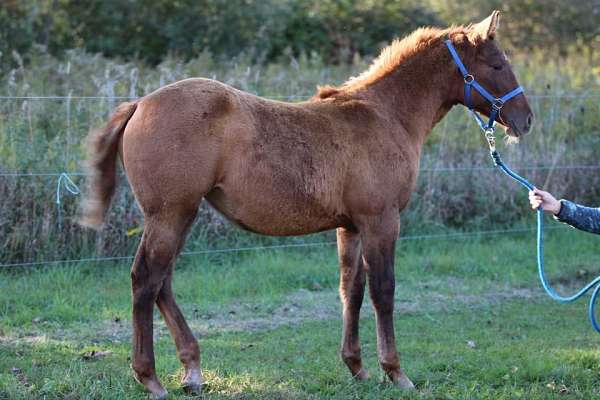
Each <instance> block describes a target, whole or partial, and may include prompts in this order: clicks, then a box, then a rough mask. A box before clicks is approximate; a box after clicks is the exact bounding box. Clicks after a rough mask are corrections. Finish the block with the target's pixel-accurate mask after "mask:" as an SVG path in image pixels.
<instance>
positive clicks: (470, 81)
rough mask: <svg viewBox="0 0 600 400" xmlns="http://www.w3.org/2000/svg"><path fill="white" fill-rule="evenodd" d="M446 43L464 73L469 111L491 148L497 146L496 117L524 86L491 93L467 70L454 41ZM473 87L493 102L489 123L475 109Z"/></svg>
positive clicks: (466, 104) (446, 41) (521, 91)
mask: <svg viewBox="0 0 600 400" xmlns="http://www.w3.org/2000/svg"><path fill="white" fill-rule="evenodd" d="M444 43H446V47H448V50H449V51H450V54H451V55H452V58H453V59H454V62H455V63H456V66H457V67H458V70H459V71H460V73H461V74H462V76H463V79H464V81H465V106H467V108H468V109H469V111H471V113H472V114H473V116H474V117H475V120H476V121H477V124H478V125H479V127H480V128H481V130H483V131H484V132H485V137H486V139H487V140H488V143H489V145H490V148H491V149H493V148H494V146H495V143H494V126H495V124H496V118H497V117H498V114H499V113H500V109H501V108H502V106H504V103H506V102H507V101H508V100H510V99H512V98H513V97H515V96H516V95H518V94H520V93H523V88H522V87H521V86H518V87H517V88H515V89H513V90H511V91H510V92H508V93H507V94H505V95H504V96H502V97H494V96H492V95H491V94H490V92H488V91H487V90H485V89H484V87H483V86H481V85H480V84H479V83H478V82H477V81H476V80H475V77H474V76H473V75H471V74H469V71H467V68H466V67H465V65H464V64H463V62H462V61H461V59H460V56H459V55H458V53H457V52H456V49H455V48H454V46H453V45H452V42H451V41H450V40H449V39H447V40H445V41H444ZM473 88H474V89H475V90H476V91H477V92H478V93H479V94H480V95H481V96H483V98H484V99H486V100H487V101H488V102H490V103H491V104H492V109H491V110H490V119H489V121H488V123H487V124H486V123H485V121H484V120H483V119H482V118H481V117H480V116H479V114H477V113H476V112H475V111H474V110H473V103H472V102H471V89H473Z"/></svg>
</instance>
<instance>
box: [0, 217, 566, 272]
mask: <svg viewBox="0 0 600 400" xmlns="http://www.w3.org/2000/svg"><path fill="white" fill-rule="evenodd" d="M560 229H562V230H564V229H567V227H566V226H556V227H547V228H546V230H560ZM533 231H535V229H534V228H514V229H493V230H481V231H471V232H454V233H440V234H427V235H412V236H401V237H399V238H398V242H404V241H412V240H448V239H460V238H467V237H473V236H491V235H499V234H517V233H527V232H533ZM335 244H337V242H336V241H326V242H309V243H285V244H275V245H267V246H251V247H231V248H225V249H209V250H196V251H184V252H182V253H181V254H180V255H182V256H186V257H189V256H195V255H202V254H208V255H210V254H223V253H241V252H250V251H267V250H278V249H290V248H302V247H318V246H333V245H335ZM133 258H134V257H133V256H110V257H89V258H79V259H68V260H46V261H31V262H22V263H9V264H0V268H9V267H14V268H17V267H34V266H45V265H61V264H78V263H87V262H105V261H125V260H132V259H133Z"/></svg>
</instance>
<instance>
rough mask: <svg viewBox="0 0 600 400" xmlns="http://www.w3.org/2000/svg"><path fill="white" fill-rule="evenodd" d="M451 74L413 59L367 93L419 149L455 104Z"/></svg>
mask: <svg viewBox="0 0 600 400" xmlns="http://www.w3.org/2000/svg"><path fill="white" fill-rule="evenodd" d="M450 72H451V71H448V68H447V67H445V66H440V65H439V64H438V63H432V62H431V58H427V57H418V56H414V57H413V58H412V59H410V60H407V61H406V62H405V63H403V64H402V65H400V66H399V67H398V68H397V69H396V70H395V71H394V72H392V73H390V74H388V75H387V76H384V77H382V78H381V79H380V80H379V81H377V82H375V83H373V84H372V85H371V87H369V88H368V89H367V93H366V94H367V96H369V97H371V98H373V99H375V100H376V101H377V102H378V103H379V104H380V106H381V108H383V110H384V112H385V113H386V114H387V117H388V118H389V119H390V120H392V121H394V122H396V123H397V124H398V126H399V128H400V129H402V130H403V131H405V132H406V133H408V135H409V136H410V137H411V139H413V140H414V142H415V144H416V145H419V146H421V145H422V144H423V143H424V141H425V139H426V138H427V136H428V135H429V133H430V132H431V130H432V129H433V127H434V126H435V124H437V122H439V121H440V120H441V119H442V118H443V117H444V116H445V115H446V113H447V112H448V111H449V110H450V108H452V106H453V105H454V104H456V102H457V96H456V80H453V79H452V78H453V77H452V76H451V73H450Z"/></svg>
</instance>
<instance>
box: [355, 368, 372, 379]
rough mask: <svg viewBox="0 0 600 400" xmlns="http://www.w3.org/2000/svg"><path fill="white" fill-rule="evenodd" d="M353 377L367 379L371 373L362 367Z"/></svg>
mask: <svg viewBox="0 0 600 400" xmlns="http://www.w3.org/2000/svg"><path fill="white" fill-rule="evenodd" d="M352 378H354V380H356V381H366V380H367V379H369V373H368V372H367V370H366V369H364V368H361V369H360V371H358V373H357V374H356V375H354V376H353V377H352Z"/></svg>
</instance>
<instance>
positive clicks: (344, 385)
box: [0, 230, 600, 399]
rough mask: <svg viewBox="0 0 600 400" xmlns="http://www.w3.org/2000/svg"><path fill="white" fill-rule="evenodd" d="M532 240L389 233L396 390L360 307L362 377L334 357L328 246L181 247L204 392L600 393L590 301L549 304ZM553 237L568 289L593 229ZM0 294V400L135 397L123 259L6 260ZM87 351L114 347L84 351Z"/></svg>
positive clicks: (160, 348)
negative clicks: (241, 250)
mask: <svg viewBox="0 0 600 400" xmlns="http://www.w3.org/2000/svg"><path fill="white" fill-rule="evenodd" d="M532 236H533V235H522V234H520V235H511V236H497V237H488V238H468V239H466V240H465V239H463V240H455V239H454V240H443V241H442V240H437V241H432V240H423V241H406V242H401V243H400V244H399V246H398V251H397V261H396V275H397V279H398V284H397V293H396V304H397V307H396V310H397V312H396V329H397V337H398V344H399V348H400V351H401V354H402V358H403V367H404V368H405V369H406V371H407V373H408V374H409V376H410V377H411V378H412V379H413V380H414V381H415V383H416V384H417V388H418V390H417V391H416V392H415V393H412V394H408V395H407V394H405V393H402V392H400V391H398V390H397V389H395V388H393V387H392V386H391V385H389V384H387V383H384V382H383V375H382V373H381V371H380V369H379V368H378V366H377V360H376V354H375V353H376V342H375V334H374V318H373V314H372V312H370V306H369V305H368V304H365V307H364V311H365V312H364V313H363V318H362V325H361V337H362V348H363V356H364V358H365V363H366V366H367V368H368V369H369V371H370V372H371V379H370V380H369V381H367V382H364V383H353V382H351V381H350V379H349V374H348V373H347V371H346V369H345V367H344V365H343V363H342V362H341V360H340V359H339V356H338V354H337V352H338V347H339V338H340V336H341V321H340V316H339V308H340V307H339V300H338V299H337V298H336V286H337V279H338V273H337V267H336V255H335V249H334V247H324V248H316V249H313V250H307V249H295V250H276V251H261V252H255V253H246V254H238V255H221V256H213V257H208V258H202V257H193V258H192V257H189V258H182V259H181V262H180V263H179V265H178V268H177V272H176V277H175V283H174V284H175V292H176V294H177V297H178V300H179V302H180V304H181V306H182V308H183V310H184V313H185V314H186V316H187V318H188V320H189V322H190V325H191V326H192V329H193V331H194V332H195V333H196V334H198V335H199V336H200V343H201V347H202V363H203V368H204V371H205V375H206V378H207V381H208V387H207V388H206V390H205V392H204V396H206V397H209V398H213V397H214V398H235V399H238V398H285V399H288V398H339V399H347V398H356V399H359V398H360V399H362V398H372V399H380V398H399V397H407V398H418V399H430V398H431V399H445V398H451V399H454V398H456V399H464V398H477V399H479V398H506V399H512V398H524V399H532V398H535V399H538V398H539V399H545V398H585V399H589V398H594V397H597V396H600V391H599V389H598V388H599V387H600V386H599V384H600V376H599V375H598V374H599V372H600V351H599V350H598V349H597V341H598V337H597V335H596V333H595V332H594V331H593V329H592V328H591V327H590V326H589V323H588V321H587V317H586V302H585V301H581V302H578V303H575V304H571V305H560V304H557V303H554V302H552V301H551V300H549V299H548V298H546V297H545V295H543V292H542V290H541V288H540V286H539V283H538V282H537V275H536V270H535V265H534V253H533V250H534V242H533V238H532ZM549 236H550V237H549V240H548V244H547V253H546V255H547V258H548V262H549V263H550V264H551V265H550V266H549V273H550V275H551V276H553V277H555V278H560V279H559V280H558V281H559V283H560V285H559V288H562V289H565V288H566V290H572V289H573V287H574V286H576V285H579V284H581V283H582V281H581V279H578V277H579V278H582V277H583V276H586V275H591V274H593V273H594V272H596V271H597V270H598V269H599V268H598V266H597V265H595V264H594V260H595V259H597V257H596V256H597V255H596V254H595V252H594V247H597V243H598V242H597V240H598V239H597V238H596V237H594V236H592V235H586V234H582V233H578V232H574V231H572V230H560V231H552V232H551V233H549ZM565 243H568V246H565V245H564V244H565ZM0 293H2V296H0V399H4V398H6V399H13V398H14V399H19V398H23V399H29V398H71V399H78V398H107V399H109V398H110V399H113V398H132V399H135V398H145V396H146V394H145V392H144V391H143V390H142V389H141V388H140V387H139V386H138V385H137V384H136V383H135V382H134V381H133V379H132V378H131V373H130V370H129V359H128V357H129V354H130V335H131V332H130V327H129V321H130V317H129V315H130V305H129V272H128V266H127V265H125V264H110V265H101V264H98V265H78V266H59V267H52V268H45V269H33V270H30V271H27V272H24V271H4V272H2V273H1V274H0ZM156 321H157V330H156V331H157V337H156V355H157V370H158V373H159V376H160V378H161V379H162V381H163V383H165V385H166V387H167V390H169V391H170V393H171V395H172V397H173V398H185V397H186V396H185V395H184V394H183V392H181V391H180V390H179V389H178V385H177V382H178V380H179V379H180V374H181V367H180V365H179V363H178V361H177V358H176V356H175V349H174V345H173V343H172V341H171V338H170V337H169V335H168V331H167V330H166V328H165V326H164V323H163V322H162V321H161V320H160V317H159V315H158V314H157V315H156ZM468 341H473V342H475V347H474V348H471V347H469V346H468V345H467V342H468ZM91 350H96V351H109V352H110V353H109V354H108V355H106V356H105V357H103V358H99V359H93V360H87V361H86V360H83V358H82V354H83V353H85V352H87V351H91Z"/></svg>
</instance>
